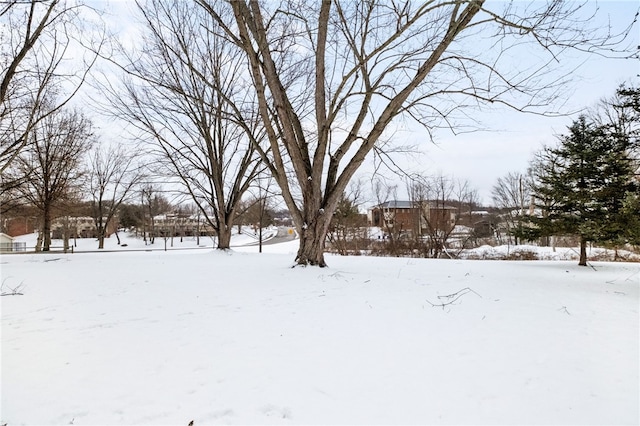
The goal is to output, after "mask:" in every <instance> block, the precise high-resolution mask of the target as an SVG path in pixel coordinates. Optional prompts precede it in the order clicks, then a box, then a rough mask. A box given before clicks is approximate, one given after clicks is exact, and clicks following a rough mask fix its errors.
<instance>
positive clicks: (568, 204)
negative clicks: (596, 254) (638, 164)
mask: <svg viewBox="0 0 640 426" xmlns="http://www.w3.org/2000/svg"><path fill="white" fill-rule="evenodd" d="M628 142H629V139H628V138H627V137H623V136H622V135H620V134H612V133H608V132H607V131H606V128H604V127H602V126H596V125H594V124H593V123H589V122H588V121H587V119H586V117H584V116H581V117H580V118H579V119H578V120H577V121H575V122H574V123H573V125H572V126H571V127H569V134H568V135H565V136H562V137H561V138H560V146H559V147H557V148H547V149H546V152H547V153H548V155H547V161H546V162H545V163H543V164H542V166H541V168H540V170H539V172H538V174H537V176H536V177H537V180H536V182H535V184H534V187H533V192H534V196H535V197H536V198H537V199H538V200H545V201H546V202H545V203H544V204H538V207H539V208H543V209H544V210H545V212H546V214H545V215H544V216H543V217H539V218H536V219H535V220H534V222H533V223H534V227H533V228H531V227H529V228H528V229H527V231H528V232H529V234H528V237H529V238H530V237H532V236H536V235H538V236H539V235H554V234H575V235H578V236H579V238H580V260H579V265H581V266H586V264H587V254H586V245H587V242H589V241H592V242H607V241H611V240H612V239H617V238H618V236H620V235H621V227H622V226H624V225H623V222H622V218H623V217H624V209H623V206H624V204H623V203H624V200H625V198H626V197H627V196H628V194H630V193H635V191H636V184H635V183H634V182H633V174H634V171H633V169H632V162H631V159H630V158H629V156H628V148H629V143H628ZM548 200H552V203H549V202H548Z"/></svg>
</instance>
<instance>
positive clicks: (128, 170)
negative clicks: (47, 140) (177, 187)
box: [88, 145, 142, 249]
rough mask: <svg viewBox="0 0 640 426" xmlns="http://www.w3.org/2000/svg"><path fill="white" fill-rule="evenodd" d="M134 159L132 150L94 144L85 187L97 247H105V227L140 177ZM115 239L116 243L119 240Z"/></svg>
mask: <svg viewBox="0 0 640 426" xmlns="http://www.w3.org/2000/svg"><path fill="white" fill-rule="evenodd" d="M137 158H138V157H137V155H136V154H135V153H133V152H126V151H125V149H124V148H123V147H122V146H121V145H118V146H110V147H107V148H105V147H97V148H96V149H95V150H94V152H93V155H92V156H91V161H90V168H89V179H88V181H89V182H88V184H89V185H88V186H89V188H88V189H89V194H90V195H91V213H92V214H91V216H92V217H93V220H94V223H95V226H96V231H97V234H98V249H103V248H104V239H105V236H106V230H107V226H108V225H109V223H110V222H112V221H113V220H115V218H116V214H117V213H118V210H119V208H120V206H121V205H122V203H123V202H125V201H128V200H129V199H130V198H131V197H132V195H133V193H134V188H135V187H136V185H138V183H139V181H140V179H141V178H142V174H141V173H140V171H139V170H140V169H139V167H138V164H136V161H137ZM117 235H118V233H117V232H116V237H117ZM117 238H118V244H119V243H120V239H119V237H117Z"/></svg>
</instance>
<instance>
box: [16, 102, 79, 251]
mask: <svg viewBox="0 0 640 426" xmlns="http://www.w3.org/2000/svg"><path fill="white" fill-rule="evenodd" d="M28 138H29V143H28V144H27V145H26V147H25V149H24V150H23V151H22V153H21V154H20V155H19V156H18V157H17V158H16V168H17V170H18V172H19V174H20V175H22V176H27V177H28V178H27V179H25V181H24V184H22V185H21V186H20V188H19V191H20V194H21V195H22V196H23V197H24V198H25V199H26V200H28V201H29V203H31V204H32V205H33V206H35V207H36V208H37V209H38V210H39V211H40V214H41V224H42V228H41V235H42V238H43V241H42V243H43V246H42V250H44V251H48V250H49V247H50V245H51V221H52V220H53V219H54V212H55V209H56V208H59V207H61V206H62V205H63V203H64V201H65V200H69V199H72V198H74V197H76V195H77V192H78V191H79V189H80V187H81V185H82V178H83V177H84V176H85V170H84V169H83V163H82V160H83V157H84V155H85V154H86V152H87V151H88V150H89V148H90V147H91V143H92V131H91V122H90V121H89V119H87V118H86V117H84V116H83V115H82V114H81V113H79V112H77V111H66V110H58V111H57V112H56V113H55V114H52V115H49V116H47V117H46V118H45V119H43V120H41V121H39V122H38V124H37V125H36V126H35V127H34V128H32V129H31V132H30V133H29V135H28ZM76 198H77V197H76Z"/></svg>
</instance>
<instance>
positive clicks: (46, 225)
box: [42, 205, 51, 251]
mask: <svg viewBox="0 0 640 426" xmlns="http://www.w3.org/2000/svg"><path fill="white" fill-rule="evenodd" d="M42 219H43V222H42V237H43V244H42V251H49V250H50V247H51V208H50V207H49V206H48V205H45V206H44V215H43V218H42Z"/></svg>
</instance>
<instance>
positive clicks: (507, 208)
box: [491, 172, 531, 245]
mask: <svg viewBox="0 0 640 426" xmlns="http://www.w3.org/2000/svg"><path fill="white" fill-rule="evenodd" d="M491 195H492V198H493V203H494V205H495V207H497V208H499V209H501V211H502V217H503V218H504V221H505V224H506V225H507V233H508V235H509V239H510V238H511V236H512V235H513V236H515V243H516V245H517V244H518V236H517V235H516V234H514V233H513V232H514V230H516V229H519V228H520V226H521V222H522V220H523V219H524V218H526V217H527V213H528V210H529V206H530V204H531V180H530V179H529V176H527V175H525V174H522V173H519V172H510V173H507V174H506V175H505V176H503V177H500V178H498V181H497V182H496V184H495V185H494V186H493V189H492V190H491Z"/></svg>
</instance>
